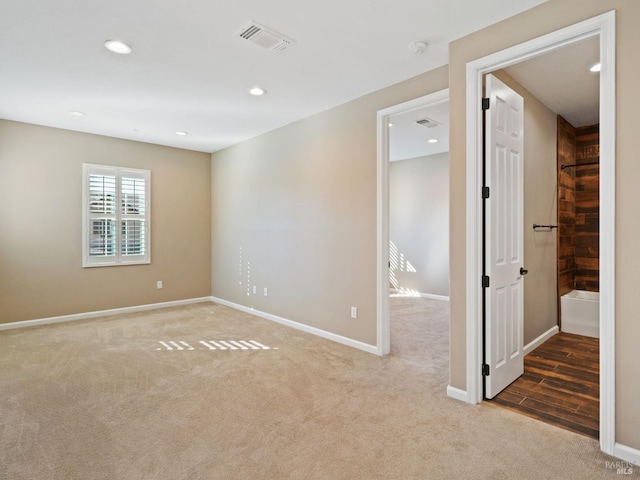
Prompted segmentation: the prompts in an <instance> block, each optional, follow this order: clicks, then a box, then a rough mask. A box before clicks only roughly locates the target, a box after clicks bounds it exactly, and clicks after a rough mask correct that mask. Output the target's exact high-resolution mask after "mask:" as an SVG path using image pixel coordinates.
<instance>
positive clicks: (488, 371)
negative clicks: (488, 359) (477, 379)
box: [482, 363, 491, 377]
mask: <svg viewBox="0 0 640 480" xmlns="http://www.w3.org/2000/svg"><path fill="white" fill-rule="evenodd" d="M489 375H491V368H490V367H489V365H487V364H486V363H483V364H482V376H483V377H488V376H489Z"/></svg>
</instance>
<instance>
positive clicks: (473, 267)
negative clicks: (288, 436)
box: [456, 11, 616, 455]
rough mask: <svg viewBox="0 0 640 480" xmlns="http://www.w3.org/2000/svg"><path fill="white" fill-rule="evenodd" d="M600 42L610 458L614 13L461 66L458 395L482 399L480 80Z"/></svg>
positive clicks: (604, 395) (603, 391)
mask: <svg viewBox="0 0 640 480" xmlns="http://www.w3.org/2000/svg"><path fill="white" fill-rule="evenodd" d="M592 36H599V38H600V62H601V64H602V69H601V72H600V448H601V449H602V451H603V452H605V453H607V454H610V455H615V453H616V452H615V450H616V449H615V132H616V125H615V105H616V104H615V100H616V98H615V11H611V12H608V13H605V14H602V15H599V16H597V17H594V18H591V19H589V20H585V21H583V22H580V23H577V24H575V25H571V26H569V27H566V28H563V29H561V30H558V31H556V32H552V33H550V34H547V35H544V36H542V37H538V38H536V39H533V40H530V41H528V42H524V43H522V44H519V45H516V46H514V47H510V48H507V49H504V50H501V51H499V52H495V53H493V54H491V55H488V56H486V57H482V58H479V59H477V60H474V61H472V62H469V63H468V64H467V68H466V83H467V88H466V122H467V128H466V135H467V149H466V172H467V175H466V191H467V199H466V212H467V213H466V219H467V237H466V266H467V269H466V292H467V293H466V352H467V356H466V357H467V360H466V392H464V394H463V395H462V394H460V392H458V394H457V395H456V398H458V399H463V400H465V401H466V402H468V403H472V404H476V403H479V402H481V401H482V360H483V359H482V356H483V351H482V347H483V338H482V328H483V325H482V295H483V293H482V283H481V276H482V238H483V236H482V207H481V205H482V202H481V201H479V200H480V198H481V188H482V168H481V165H482V163H481V161H482V142H483V132H482V109H481V108H480V105H481V101H482V77H483V75H485V74H487V73H490V72H492V71H496V70H499V69H501V68H505V67H508V66H509V65H513V64H515V63H519V62H522V61H524V60H528V59H531V58H534V57H537V56H539V55H543V54H545V53H548V52H550V51H553V50H556V49H558V48H562V47H564V46H566V45H569V44H572V43H575V42H577V41H580V40H583V39H585V38H588V37H592Z"/></svg>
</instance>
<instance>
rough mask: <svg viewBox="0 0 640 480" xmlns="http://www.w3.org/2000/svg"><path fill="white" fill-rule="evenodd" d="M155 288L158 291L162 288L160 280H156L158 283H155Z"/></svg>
mask: <svg viewBox="0 0 640 480" xmlns="http://www.w3.org/2000/svg"><path fill="white" fill-rule="evenodd" d="M156 287H157V288H158V289H160V288H162V280H158V281H157V282H156Z"/></svg>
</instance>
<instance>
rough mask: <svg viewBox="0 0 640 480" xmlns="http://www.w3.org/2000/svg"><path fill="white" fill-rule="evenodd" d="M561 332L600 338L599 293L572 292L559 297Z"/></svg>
mask: <svg viewBox="0 0 640 480" xmlns="http://www.w3.org/2000/svg"><path fill="white" fill-rule="evenodd" d="M560 309H561V315H562V323H561V325H562V327H561V330H562V331H563V332H567V333H575V334H577V335H585V336H587V337H594V338H600V292H587V291H584V290H573V291H571V292H569V293H567V294H565V295H562V296H561V297H560Z"/></svg>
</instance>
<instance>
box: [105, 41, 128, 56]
mask: <svg viewBox="0 0 640 480" xmlns="http://www.w3.org/2000/svg"><path fill="white" fill-rule="evenodd" d="M104 46H105V48H106V49H107V50H110V51H112V52H113V53H119V54H121V55H126V54H128V53H131V47H130V46H129V45H127V44H126V43H124V42H121V41H120V40H107V41H106V42H104Z"/></svg>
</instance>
